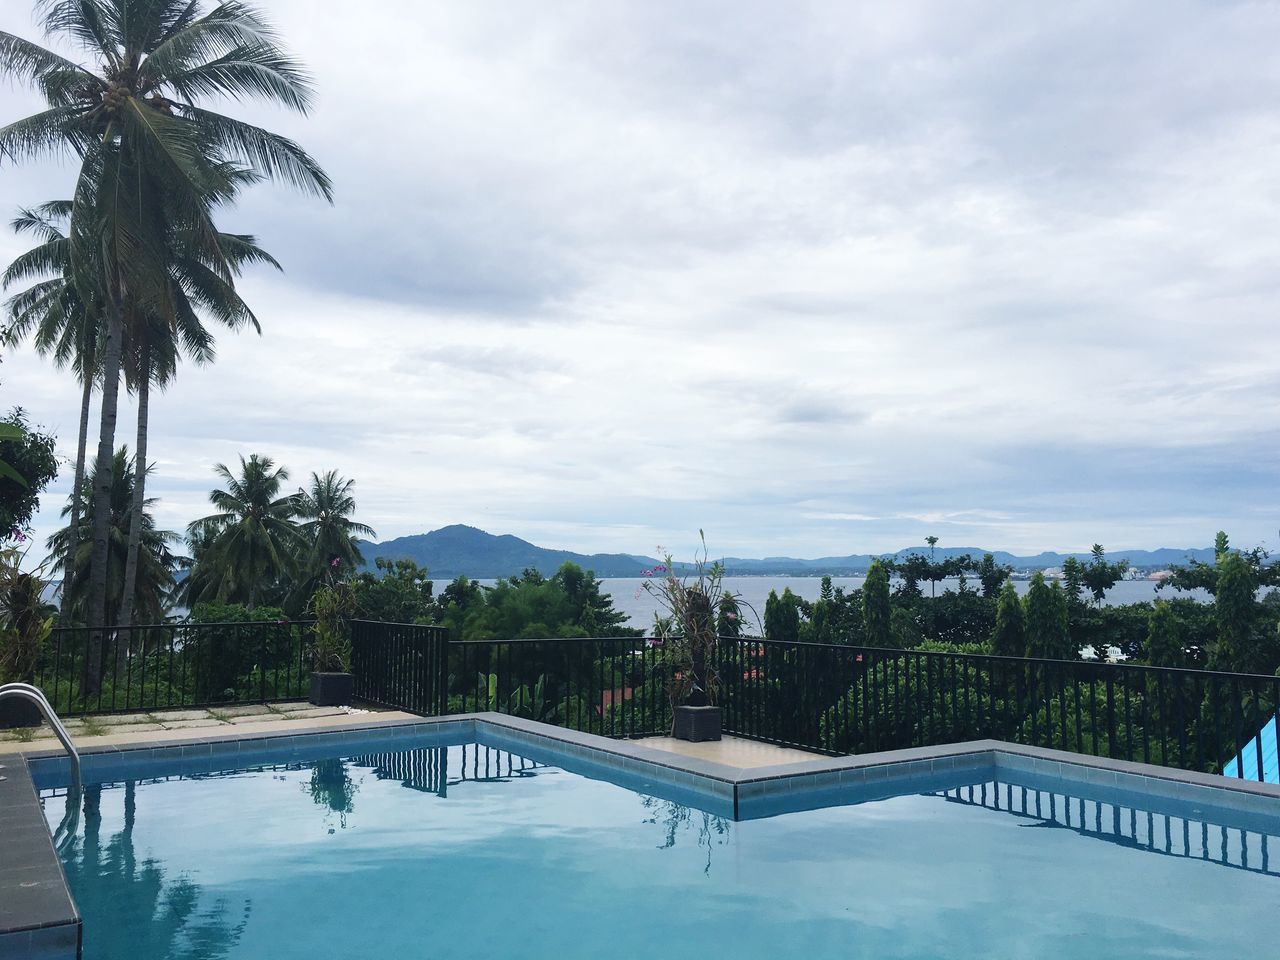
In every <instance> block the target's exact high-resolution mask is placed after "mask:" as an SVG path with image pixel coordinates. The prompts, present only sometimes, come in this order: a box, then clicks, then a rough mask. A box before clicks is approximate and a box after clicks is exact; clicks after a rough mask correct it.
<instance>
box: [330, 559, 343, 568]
mask: <svg viewBox="0 0 1280 960" xmlns="http://www.w3.org/2000/svg"><path fill="white" fill-rule="evenodd" d="M341 563H342V558H341V557H334V558H333V559H332V560H330V561H329V566H331V567H336V566H339V565H341Z"/></svg>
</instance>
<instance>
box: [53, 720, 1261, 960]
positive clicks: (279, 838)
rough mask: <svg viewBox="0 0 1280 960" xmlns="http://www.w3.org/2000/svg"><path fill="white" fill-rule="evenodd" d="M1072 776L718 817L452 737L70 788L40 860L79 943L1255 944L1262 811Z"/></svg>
mask: <svg viewBox="0 0 1280 960" xmlns="http://www.w3.org/2000/svg"><path fill="white" fill-rule="evenodd" d="M1069 789H1070V784H1067V783H1066V782H1063V785H1062V789H1061V790H1059V789H1057V788H1052V789H1039V790H1034V789H1032V790H1029V789H1027V788H1026V787H1022V786H1015V785H1012V784H1004V783H995V782H990V783H985V784H970V785H963V786H962V785H956V786H955V787H954V788H953V789H945V790H941V791H937V792H933V793H930V794H928V795H919V794H913V795H906V796H898V797H893V798H890V799H885V800H878V801H875V802H866V803H861V804H856V805H848V806H838V807H829V808H826V809H820V810H811V811H807V812H794V813H786V814H782V815H779V816H774V817H769V818H765V819H758V820H747V821H742V822H730V821H729V820H727V819H724V818H722V817H718V816H715V815H713V814H711V813H706V812H703V811H701V810H699V809H697V808H696V807H695V806H690V805H684V804H681V803H676V802H673V801H669V800H662V799H658V798H654V797H649V796H645V795H643V794H641V793H638V792H635V791H634V790H631V789H627V788H626V787H623V786H618V785H615V784H613V783H608V782H604V781H601V780H596V779H590V778H588V777H585V776H580V775H578V774H574V773H570V772H567V771H566V770H564V769H560V768H558V767H554V766H542V765H539V764H536V763H534V762H532V761H530V760H528V759H525V758H522V757H519V756H515V755H513V754H510V753H507V752H503V751H499V750H496V749H493V748H490V747H484V746H478V745H475V744H468V745H464V746H451V747H432V748H422V749H416V750H410V751H403V752H399V753H381V754H377V755H372V756H361V757H346V758H341V759H338V758H335V759H329V760H320V761H315V762H307V763H293V764H286V765H270V764H268V765H264V766H260V767H256V768H253V769H249V770H241V771H235V772H229V773H221V774H201V775H194V776H172V777H169V778H164V779H154V778H153V779H145V780H132V781H124V782H115V783H109V784H101V785H96V786H92V787H89V788H88V789H87V791H86V815H85V816H84V817H83V818H82V821H81V823H80V825H79V828H78V832H77V834H76V836H75V837H74V838H73V840H72V841H71V842H70V843H69V844H68V845H66V846H65V847H64V852H63V862H64V867H65V870H66V873H67V878H68V881H69V883H70V885H71V888H72V892H73V893H74V895H75V898H76V901H77V903H78V905H79V907H80V910H81V913H82V915H83V916H84V919H85V938H84V956H85V957H86V958H89V960H126V958H127V960H161V958H183V960H212V958H228V960H232V958H235V960H239V958H254V960H259V958H274V960H282V958H306V960H317V958H339V957H341V958H347V957H352V958H354V957H374V958H399V957H406V958H410V957H411V958H433V960H434V958H439V960H449V958H498V957H513V958H521V960H542V958H557V960H563V958H576V957H584V958H586V957H592V958H596V957H638V956H649V957H661V958H664V960H667V958H674V960H681V958H697V960H707V958H710V957H729V958H735V960H736V958H743V960H752V958H765V957H768V958H778V957H802V958H812V960H823V958H836V957H840V958H848V957H858V958H862V957H865V958H878V960H879V958H904V960H905V958H912V960H916V958H919V960H925V958H928V960H952V958H966V960H968V958H974V957H983V958H991V960H1001V958H1024V957H1025V958H1037V960H1039V958H1062V960H1075V958H1080V960H1083V958H1088V960H1106V958H1113V957H1114V958H1126V960H1131V958H1144V957H1160V958H1171V957H1187V958H1198V960H1212V958H1218V957H1221V958H1233V960H1234V958H1239V957H1250V956H1252V957H1258V956H1262V955H1263V954H1264V953H1265V949H1266V948H1263V947H1262V945H1263V944H1267V943H1272V942H1274V938H1273V931H1272V930H1271V926H1270V920H1269V919H1268V918H1269V917H1271V916H1273V914H1274V910H1275V908H1276V906H1277V904H1280V875H1277V872H1276V871H1278V870H1280V863H1278V864H1275V865H1273V864H1271V862H1270V860H1271V858H1270V853H1271V851H1272V850H1273V849H1276V850H1280V847H1275V846H1274V845H1275V844H1280V837H1278V836H1277V835H1276V834H1280V827H1278V828H1277V829H1275V830H1272V829H1271V827H1272V826H1275V825H1268V824H1265V823H1264V824H1262V825H1260V826H1259V827H1258V830H1257V831H1256V832H1251V831H1250V830H1249V829H1244V830H1242V829H1238V828H1237V827H1234V826H1233V827H1222V826H1219V825H1217V824H1212V823H1210V822H1207V821H1205V820H1204V819H1197V817H1198V816H1201V817H1202V815H1198V814H1196V813H1195V812H1194V811H1192V810H1190V808H1188V809H1187V810H1186V811H1185V812H1184V813H1185V815H1184V816H1170V815H1168V812H1167V810H1166V811H1165V812H1163V813H1159V814H1152V813H1150V812H1147V811H1142V810H1139V809H1136V808H1135V807H1134V806H1133V804H1132V803H1128V804H1122V803H1119V802H1117V803H1115V804H1109V803H1103V802H1098V801H1097V800H1082V799H1076V798H1072V797H1071V796H1070V793H1069ZM42 795H43V796H44V797H45V808H46V814H47V816H48V817H49V819H50V821H51V823H54V824H56V822H57V821H58V820H59V819H60V817H61V815H62V804H63V801H62V800H61V799H60V798H59V797H58V796H57V793H56V792H54V791H49V790H45V791H42ZM1164 805H1165V807H1167V802H1164ZM1162 809H1163V808H1162ZM1260 951H1262V952H1260Z"/></svg>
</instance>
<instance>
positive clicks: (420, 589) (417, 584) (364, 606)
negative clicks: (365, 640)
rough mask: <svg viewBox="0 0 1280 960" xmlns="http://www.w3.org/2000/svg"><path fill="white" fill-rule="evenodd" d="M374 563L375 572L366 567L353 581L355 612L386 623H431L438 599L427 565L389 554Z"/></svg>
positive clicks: (364, 617)
mask: <svg viewBox="0 0 1280 960" xmlns="http://www.w3.org/2000/svg"><path fill="white" fill-rule="evenodd" d="M373 564H374V569H375V570H376V571H377V572H376V573H375V572H373V571H370V570H364V571H361V572H360V573H358V574H356V576H355V578H354V579H353V580H352V581H351V589H352V591H353V592H354V593H355V601H356V615H357V616H358V617H360V618H361V619H364V620H378V621H381V622H383V623H431V622H432V617H433V614H434V612H435V600H434V598H433V597H432V595H431V593H432V583H431V577H430V574H429V573H428V572H427V568H426V567H420V566H418V565H417V564H416V563H414V562H413V561H412V560H392V559H389V558H387V557H378V558H376V559H375V560H374V561H373Z"/></svg>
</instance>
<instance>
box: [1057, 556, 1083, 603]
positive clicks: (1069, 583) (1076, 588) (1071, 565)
mask: <svg viewBox="0 0 1280 960" xmlns="http://www.w3.org/2000/svg"><path fill="white" fill-rule="evenodd" d="M1062 579H1063V581H1064V582H1065V583H1066V591H1067V604H1068V605H1069V606H1072V607H1074V606H1078V605H1079V604H1081V603H1082V602H1083V598H1084V564H1082V563H1081V562H1080V561H1079V560H1077V559H1076V558H1075V557H1067V559H1065V560H1063V561H1062Z"/></svg>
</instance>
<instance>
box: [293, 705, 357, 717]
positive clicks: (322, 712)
mask: <svg viewBox="0 0 1280 960" xmlns="http://www.w3.org/2000/svg"><path fill="white" fill-rule="evenodd" d="M280 712H281V713H282V714H283V715H284V716H286V717H288V718H289V719H290V720H295V719H300V718H302V717H336V716H338V715H339V714H345V713H346V712H347V711H346V710H344V709H343V708H342V707H313V706H311V705H309V704H308V705H307V706H306V707H305V708H301V709H297V710H281V711H280ZM366 716H369V714H366Z"/></svg>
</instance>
